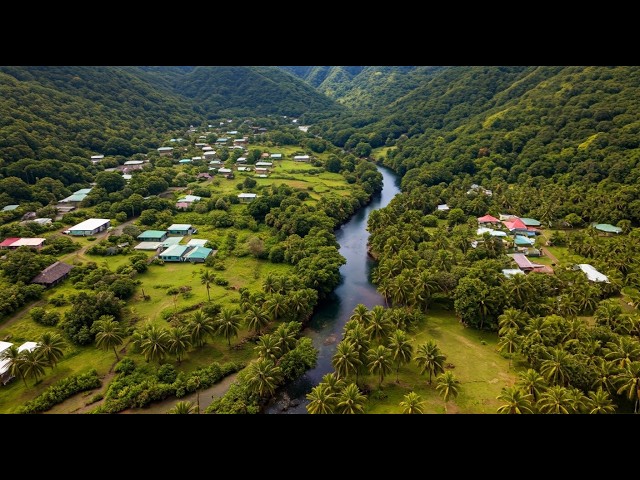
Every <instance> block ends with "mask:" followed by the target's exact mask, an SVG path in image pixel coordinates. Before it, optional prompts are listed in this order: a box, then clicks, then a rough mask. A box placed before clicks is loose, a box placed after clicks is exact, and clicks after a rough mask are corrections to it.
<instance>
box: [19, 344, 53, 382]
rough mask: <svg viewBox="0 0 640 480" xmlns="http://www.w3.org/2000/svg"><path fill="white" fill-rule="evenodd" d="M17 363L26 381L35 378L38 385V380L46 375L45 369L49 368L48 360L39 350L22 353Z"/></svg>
mask: <svg viewBox="0 0 640 480" xmlns="http://www.w3.org/2000/svg"><path fill="white" fill-rule="evenodd" d="M17 362H18V363H19V365H20V366H19V367H18V368H19V370H20V371H21V372H22V375H23V378H24V379H25V381H26V379H27V378H30V377H32V378H35V383H38V378H40V376H41V375H44V369H45V367H46V366H47V360H46V359H45V357H43V356H42V355H41V354H40V352H38V349H37V348H34V349H33V350H23V351H22V352H20V356H19V357H18V360H17Z"/></svg>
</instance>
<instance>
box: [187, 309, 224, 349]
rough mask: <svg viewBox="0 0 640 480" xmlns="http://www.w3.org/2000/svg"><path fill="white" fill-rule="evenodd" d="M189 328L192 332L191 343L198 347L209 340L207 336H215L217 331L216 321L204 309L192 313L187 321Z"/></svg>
mask: <svg viewBox="0 0 640 480" xmlns="http://www.w3.org/2000/svg"><path fill="white" fill-rule="evenodd" d="M187 328H188V329H189V332H190V333H191V343H192V344H193V345H194V346H196V347H201V346H203V345H204V344H205V343H206V341H207V336H209V337H213V336H215V334H216V331H217V329H216V324H215V321H214V320H213V319H212V318H211V317H210V316H209V315H207V314H205V313H204V312H203V311H202V310H198V311H197V312H194V313H193V315H191V318H190V319H189V321H188V322H187Z"/></svg>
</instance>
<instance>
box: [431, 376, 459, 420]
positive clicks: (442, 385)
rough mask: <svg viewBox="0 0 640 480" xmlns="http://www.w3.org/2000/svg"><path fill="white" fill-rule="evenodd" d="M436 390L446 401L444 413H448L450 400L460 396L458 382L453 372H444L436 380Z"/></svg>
mask: <svg viewBox="0 0 640 480" xmlns="http://www.w3.org/2000/svg"><path fill="white" fill-rule="evenodd" d="M436 390H437V391H438V392H439V393H440V395H442V398H443V399H444V412H445V413H447V402H448V401H449V398H451V397H453V398H456V397H457V396H458V393H459V391H458V380H456V376H455V375H454V374H453V372H444V373H443V374H441V375H440V376H438V378H437V379H436Z"/></svg>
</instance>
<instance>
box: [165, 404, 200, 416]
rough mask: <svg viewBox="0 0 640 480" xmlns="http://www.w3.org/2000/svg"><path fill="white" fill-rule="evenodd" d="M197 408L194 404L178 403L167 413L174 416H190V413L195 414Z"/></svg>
mask: <svg viewBox="0 0 640 480" xmlns="http://www.w3.org/2000/svg"><path fill="white" fill-rule="evenodd" d="M195 411H196V406H195V405H194V404H193V402H184V401H182V402H178V403H176V404H175V405H174V406H173V408H172V409H171V410H169V411H168V412H167V413H171V414H174V415H189V414H190V413H195Z"/></svg>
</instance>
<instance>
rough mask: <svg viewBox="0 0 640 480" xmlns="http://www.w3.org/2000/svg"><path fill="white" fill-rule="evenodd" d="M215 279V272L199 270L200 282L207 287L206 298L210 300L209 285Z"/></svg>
mask: <svg viewBox="0 0 640 480" xmlns="http://www.w3.org/2000/svg"><path fill="white" fill-rule="evenodd" d="M215 281H216V274H215V273H213V272H211V271H210V270H201V271H200V283H201V284H202V285H204V286H205V288H206V289H207V299H208V300H209V301H211V293H210V291H209V290H210V289H211V285H212V284H213V283H214V282H215Z"/></svg>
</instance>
